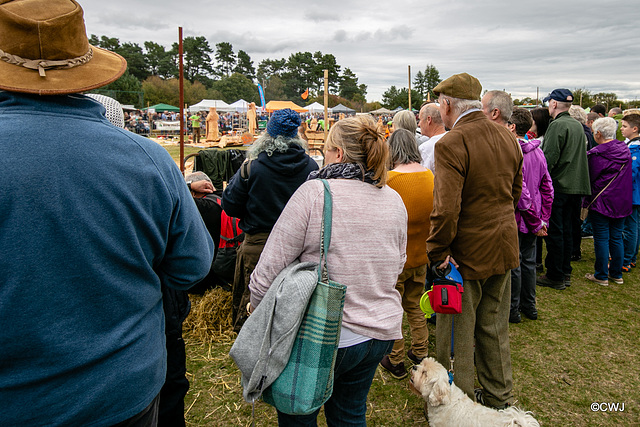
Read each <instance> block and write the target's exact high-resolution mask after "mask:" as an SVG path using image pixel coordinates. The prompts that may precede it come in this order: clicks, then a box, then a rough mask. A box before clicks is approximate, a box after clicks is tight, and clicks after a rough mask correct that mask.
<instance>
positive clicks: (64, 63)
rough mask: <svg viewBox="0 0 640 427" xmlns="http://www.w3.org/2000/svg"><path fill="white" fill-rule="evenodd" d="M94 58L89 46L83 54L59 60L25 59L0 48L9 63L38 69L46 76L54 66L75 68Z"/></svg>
mask: <svg viewBox="0 0 640 427" xmlns="http://www.w3.org/2000/svg"><path fill="white" fill-rule="evenodd" d="M91 58H93V49H92V48H91V46H89V50H88V51H87V53H85V54H84V55H82V56H78V57H76V58H71V59H61V60H58V61H49V60H46V59H25V58H21V57H19V56H18V55H12V54H10V53H7V52H5V51H3V50H2V49H0V59H2V60H3V61H4V62H8V63H9V64H13V65H19V66H21V67H25V68H29V69H31V70H38V72H39V73H40V77H46V74H45V70H49V69H52V68H73V67H77V66H78V65H82V64H86V63H87V62H89V61H90V60H91Z"/></svg>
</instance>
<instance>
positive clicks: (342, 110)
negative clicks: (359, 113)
mask: <svg viewBox="0 0 640 427" xmlns="http://www.w3.org/2000/svg"><path fill="white" fill-rule="evenodd" d="M331 111H332V112H334V113H355V112H356V110H354V109H351V108H349V107H345V106H344V105H342V104H338V105H336V106H335V107H333V108H332V109H331Z"/></svg>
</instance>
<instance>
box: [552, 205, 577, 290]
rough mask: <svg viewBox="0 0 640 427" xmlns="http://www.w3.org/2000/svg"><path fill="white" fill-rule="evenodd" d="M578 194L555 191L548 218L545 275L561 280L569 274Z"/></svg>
mask: <svg viewBox="0 0 640 427" xmlns="http://www.w3.org/2000/svg"><path fill="white" fill-rule="evenodd" d="M581 197H582V196H580V195H577V194H566V193H556V194H555V195H554V199H553V205H552V207H551V217H550V218H549V230H548V236H547V237H546V238H545V242H546V244H547V257H546V259H545V266H546V268H547V277H548V278H549V279H551V280H558V281H559V280H563V279H564V276H568V275H570V274H571V251H572V250H573V219H574V218H575V216H576V215H577V216H578V217H579V216H580V200H581Z"/></svg>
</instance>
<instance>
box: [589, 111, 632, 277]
mask: <svg viewBox="0 0 640 427" xmlns="http://www.w3.org/2000/svg"><path fill="white" fill-rule="evenodd" d="M617 129H618V124H617V123H616V121H615V120H614V119H612V118H609V117H605V118H601V119H598V120H596V121H594V122H593V137H594V139H595V140H596V143H597V144H598V146H597V147H594V148H592V149H591V150H589V151H588V152H587V156H588V159H589V176H590V178H591V196H588V197H585V199H584V203H583V206H584V207H588V208H589V219H590V221H591V224H592V225H593V246H594V249H595V253H596V262H595V266H594V267H595V273H594V274H592V273H588V274H587V275H586V276H585V277H586V278H587V279H588V280H591V281H592V282H595V283H598V284H600V285H602V286H608V285H609V281H608V280H607V279H609V280H611V281H613V282H614V283H617V284H622V283H623V280H622V261H623V255H624V245H623V239H622V229H623V227H624V219H625V217H627V216H628V215H629V214H631V197H632V194H631V193H632V191H631V190H632V178H631V154H630V152H629V148H628V147H627V146H626V145H625V143H624V142H620V141H618V140H617V139H615V137H616V130H617ZM609 256H611V261H609ZM607 264H608V265H607Z"/></svg>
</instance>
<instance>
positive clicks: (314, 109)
mask: <svg viewBox="0 0 640 427" xmlns="http://www.w3.org/2000/svg"><path fill="white" fill-rule="evenodd" d="M304 108H306V109H307V110H309V112H310V113H324V105H322V104H320V103H319V102H314V103H313V104H309V105H307V106H306V107H304ZM327 111H328V112H329V114H331V113H332V112H333V109H331V108H327Z"/></svg>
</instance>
